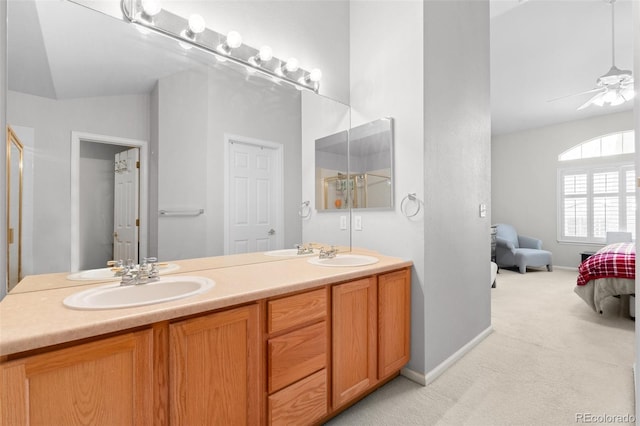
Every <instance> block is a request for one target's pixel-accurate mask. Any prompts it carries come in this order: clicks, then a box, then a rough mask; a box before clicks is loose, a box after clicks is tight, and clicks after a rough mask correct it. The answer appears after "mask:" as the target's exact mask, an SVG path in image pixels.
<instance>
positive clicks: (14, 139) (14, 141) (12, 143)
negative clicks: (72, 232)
mask: <svg viewBox="0 0 640 426" xmlns="http://www.w3.org/2000/svg"><path fill="white" fill-rule="evenodd" d="M14 149H17V152H18V153H19V155H18V157H19V158H18V159H17V164H16V163H14V161H15V159H14V158H13V155H12V152H13V150H14ZM23 161H24V147H23V145H22V143H20V140H19V139H18V136H16V134H15V133H14V131H13V129H11V127H10V126H7V169H6V170H7V176H6V182H7V187H6V195H7V201H6V202H7V204H6V206H7V207H6V208H7V210H6V215H7V234H6V235H7V241H6V243H7V282H6V287H7V292H9V291H11V289H12V288H13V287H14V286H15V285H14V286H12V285H11V282H12V276H11V271H12V268H11V250H10V246H11V245H12V244H14V243H15V241H14V230H13V228H12V219H11V210H12V209H11V200H12V193H13V191H12V188H13V187H12V182H11V175H12V170H13V168H14V167H18V171H19V174H18V176H19V178H18V186H17V190H18V238H17V243H18V277H17V280H16V282H15V284H18V283H19V282H20V280H21V279H22V183H23V174H22V173H23V169H22V168H23ZM13 189H16V188H13Z"/></svg>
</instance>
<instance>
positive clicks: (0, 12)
mask: <svg viewBox="0 0 640 426" xmlns="http://www.w3.org/2000/svg"><path fill="white" fill-rule="evenodd" d="M6 111H7V2H6V1H3V2H0V126H1V127H0V128H1V129H2V131H1V132H0V134H2V140H3V141H6V140H7V130H6V129H7V122H6ZM0 163H1V164H7V150H6V149H0ZM3 170H4V168H3ZM6 185H7V182H6V176H5V173H0V188H2V189H0V194H1V195H2V206H3V208H2V209H0V223H1V224H4V223H7V194H6V192H5V191H6V187H7V186H6ZM0 241H3V242H4V241H7V230H6V226H0ZM6 258H7V245H6V244H4V243H2V244H0V259H1V261H0V276H2V277H3V279H2V283H0V300H2V299H3V298H4V296H5V294H7V262H6V260H5V259H6Z"/></svg>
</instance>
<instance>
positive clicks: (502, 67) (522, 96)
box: [491, 0, 637, 134]
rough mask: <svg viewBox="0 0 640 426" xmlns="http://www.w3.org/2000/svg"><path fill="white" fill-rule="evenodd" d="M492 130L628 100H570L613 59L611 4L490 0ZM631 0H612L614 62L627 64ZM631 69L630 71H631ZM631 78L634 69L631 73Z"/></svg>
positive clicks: (601, 110)
mask: <svg viewBox="0 0 640 426" xmlns="http://www.w3.org/2000/svg"><path fill="white" fill-rule="evenodd" d="M491 8H492V16H493V17H492V20H491V115H492V123H491V126H492V132H493V133H494V134H501V133H508V132H513V131H518V130H523V129H528V128H535V127H541V126H546V125H550V124H555V123H561V122H565V121H571V120H578V119H582V118H587V117H591V116H594V115H602V114H610V113H613V112H618V111H623V110H628V109H631V108H632V106H633V105H632V104H633V102H627V103H625V104H622V105H620V106H618V107H597V106H590V107H588V108H586V109H584V110H582V111H576V108H577V107H578V106H580V105H582V104H583V103H584V102H585V101H587V100H588V99H589V97H590V96H592V95H589V94H586V95H581V96H575V97H568V98H565V99H562V100H558V101H555V102H548V100H549V99H553V98H557V97H560V96H565V95H571V94H575V93H579V92H582V91H584V90H588V89H591V88H593V87H595V83H596V79H597V78H598V77H599V76H601V75H603V74H605V73H606V72H607V71H609V68H610V67H611V6H610V5H609V4H608V3H606V2H605V1H604V0H529V1H526V2H522V1H517V0H492V1H491ZM631 8H632V1H631V0H617V1H616V3H615V12H616V14H615V24H616V28H615V29H616V32H615V37H616V49H615V50H616V65H617V66H618V68H621V69H628V70H633V36H632V33H633V31H632V13H631ZM634 76H635V73H634ZM635 77H636V78H637V76H635Z"/></svg>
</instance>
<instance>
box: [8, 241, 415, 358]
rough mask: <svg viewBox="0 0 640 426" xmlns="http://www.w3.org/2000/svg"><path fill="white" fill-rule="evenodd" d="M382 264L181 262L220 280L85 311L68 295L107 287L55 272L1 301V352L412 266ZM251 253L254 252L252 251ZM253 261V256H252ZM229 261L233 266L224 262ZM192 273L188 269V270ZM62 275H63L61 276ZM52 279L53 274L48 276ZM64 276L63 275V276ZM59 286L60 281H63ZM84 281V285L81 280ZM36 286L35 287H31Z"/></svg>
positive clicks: (393, 261) (387, 260) (386, 260)
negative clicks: (67, 282) (169, 297)
mask: <svg viewBox="0 0 640 426" xmlns="http://www.w3.org/2000/svg"><path fill="white" fill-rule="evenodd" d="M353 253H362V254H368V255H372V254H373V255H374V256H376V257H378V258H379V259H380V261H379V262H377V263H375V264H372V265H367V266H358V267H339V268H330V267H322V266H316V265H312V264H309V263H308V262H307V258H293V259H286V260H279V261H273V262H264V263H250V264H240V262H238V258H237V257H236V258H233V257H230V258H229V260H230V261H231V262H228V263H225V261H224V259H223V258H226V256H224V257H220V258H218V261H219V262H222V263H221V264H217V265H216V266H215V267H212V264H211V259H206V258H205V259H193V260H185V261H177V262H172V263H178V264H181V266H183V267H182V268H181V269H180V270H179V271H178V272H177V273H175V274H171V275H172V276H176V275H190V276H200V277H206V278H210V279H212V280H214V281H215V282H216V285H215V287H213V289H211V290H210V291H208V292H206V293H204V294H201V295H196V296H192V297H188V298H185V299H180V300H175V301H170V302H164V303H157V304H153V305H146V306H139V307H133V308H123V309H106V310H91V311H82V310H74V309H69V308H67V307H65V306H64V305H63V304H62V301H63V300H64V298H65V297H67V296H69V295H70V294H73V293H76V292H78V291H81V290H84V289H86V288H90V287H95V286H99V285H104V282H101V283H90V284H84V285H80V286H79V285H78V284H79V283H78V282H77V281H76V282H73V285H72V286H70V287H69V286H60V285H56V286H54V287H60V288H51V289H46V288H48V287H47V286H48V285H49V284H51V282H50V279H51V278H50V277H51V274H48V275H42V276H33V277H30V279H29V282H27V283H23V282H21V283H20V284H19V286H23V284H26V286H23V287H22V289H21V291H19V292H11V293H10V294H8V295H7V296H5V298H4V299H3V300H2V301H1V302H0V356H6V355H11V354H14V353H18V352H23V351H28V350H32V349H37V348H42V347H46V346H51V345H56V344H60V343H66V342H70V341H74V340H79V339H84V338H88V337H93V336H98V335H102V334H107V333H112V332H117V331H120V330H126V329H130V328H134V327H140V326H145V325H149V324H153V323H156V322H159V321H166V320H172V319H175V318H180V317H184V316H187V315H192V314H198V313H203V312H208V311H213V310H216V309H221V308H225V307H230V306H234V305H239V304H243V303H249V302H253V301H257V300H260V299H264V298H268V297H273V296H278V295H282V294H286V293H290V292H295V291H300V290H305V289H311V288H314V287H319V286H323V285H327V284H333V283H338V282H342V281H347V280H352V279H356V278H359V277H363V276H367V275H372V274H378V273H383V272H387V271H392V270H395V269H400V268H404V267H408V266H411V265H412V262H411V261H406V260H402V259H399V258H395V257H389V256H383V255H380V254H378V253H373V252H371V251H366V250H362V251H356V250H354V251H353ZM246 256H255V254H250V255H246ZM247 260H250V259H247ZM226 264H228V265H229V266H225V265H226ZM185 271H188V272H185ZM60 275H62V274H60ZM47 277H49V278H47ZM58 278H59V279H61V278H60V277H58ZM58 284H60V283H58ZM80 284H81V283H80ZM30 289H33V290H34V291H29V290H30Z"/></svg>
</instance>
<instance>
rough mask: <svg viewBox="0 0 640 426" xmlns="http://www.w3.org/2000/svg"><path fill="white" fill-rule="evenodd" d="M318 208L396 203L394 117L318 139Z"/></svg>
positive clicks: (325, 209)
mask: <svg viewBox="0 0 640 426" xmlns="http://www.w3.org/2000/svg"><path fill="white" fill-rule="evenodd" d="M315 162H316V163H315V164H316V206H317V209H318V211H338V210H344V209H349V208H354V209H390V208H392V207H393V119H392V118H389V117H387V118H381V119H378V120H374V121H371V122H369V123H365V124H362V125H360V126H356V127H352V128H351V129H349V131H342V132H338V133H334V134H331V135H328V136H325V137H322V138H319V139H316V141H315Z"/></svg>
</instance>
